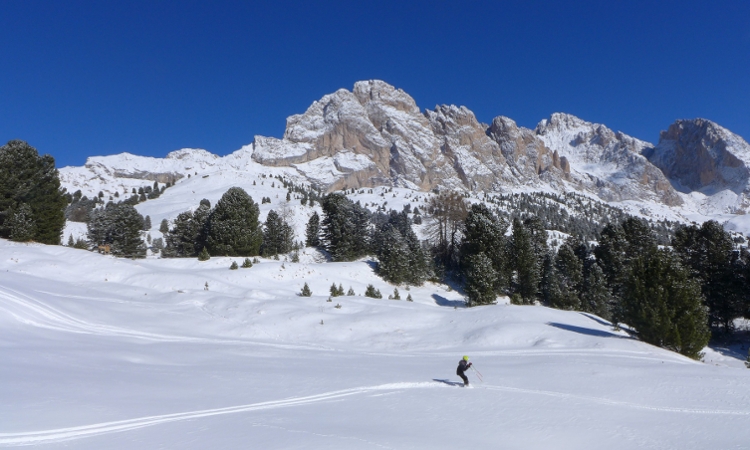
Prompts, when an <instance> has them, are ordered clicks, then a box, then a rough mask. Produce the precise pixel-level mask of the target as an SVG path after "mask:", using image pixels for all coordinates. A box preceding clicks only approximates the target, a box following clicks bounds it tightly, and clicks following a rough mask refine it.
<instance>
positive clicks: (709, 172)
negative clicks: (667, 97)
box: [644, 119, 750, 195]
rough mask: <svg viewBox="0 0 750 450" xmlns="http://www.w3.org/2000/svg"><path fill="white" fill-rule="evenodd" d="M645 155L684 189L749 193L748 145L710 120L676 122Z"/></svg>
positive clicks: (749, 147) (713, 192)
mask: <svg viewBox="0 0 750 450" xmlns="http://www.w3.org/2000/svg"><path fill="white" fill-rule="evenodd" d="M644 155H646V156H647V157H648V159H649V161H651V163H653V164H654V165H655V166H657V167H659V168H660V169H661V170H662V171H663V172H664V174H665V175H666V176H667V177H669V179H670V180H672V181H673V182H674V184H675V186H676V187H677V188H678V189H680V190H682V191H684V192H690V191H699V192H702V193H704V194H707V195H712V194H715V193H717V192H720V191H723V190H731V191H732V192H734V193H736V194H739V193H742V192H744V193H750V185H749V184H748V179H750V170H749V169H750V145H748V143H747V142H745V140H743V139H742V138H741V137H739V136H737V135H736V134H734V133H732V132H731V131H729V130H727V129H726V128H723V127H721V126H719V125H717V124H715V123H714V122H711V121H710V120H706V119H694V120H678V121H676V122H675V123H673V124H672V125H670V127H669V129H667V131H662V132H661V136H660V137H659V144H658V145H657V146H656V147H655V148H653V149H651V150H648V151H646V152H645V153H644Z"/></svg>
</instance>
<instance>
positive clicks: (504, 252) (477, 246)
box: [461, 203, 511, 292]
mask: <svg viewBox="0 0 750 450" xmlns="http://www.w3.org/2000/svg"><path fill="white" fill-rule="evenodd" d="M507 230H508V224H507V222H505V221H504V220H502V219H498V218H497V217H496V216H495V214H493V213H492V212H491V211H490V210H489V209H488V208H487V206H486V205H485V204H483V203H477V204H474V205H471V209H470V210H469V213H468V214H467V216H466V220H465V221H464V238H463V241H462V243H461V260H462V263H461V265H462V267H463V268H464V270H465V269H466V268H468V267H469V265H470V264H469V263H468V260H469V259H470V258H471V257H472V256H474V255H477V254H479V253H484V254H485V255H486V256H487V257H488V258H490V260H491V261H492V267H493V269H494V270H495V273H496V274H497V278H496V280H497V284H496V286H495V290H496V291H498V292H503V291H506V290H507V289H508V287H509V286H510V277H511V271H510V263H509V255H508V246H509V243H508V241H507V239H506V237H505V233H506V232H507Z"/></svg>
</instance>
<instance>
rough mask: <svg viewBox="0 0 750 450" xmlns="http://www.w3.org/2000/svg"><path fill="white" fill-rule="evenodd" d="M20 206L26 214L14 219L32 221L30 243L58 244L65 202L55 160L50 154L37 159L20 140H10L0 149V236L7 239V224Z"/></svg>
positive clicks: (36, 155) (30, 148)
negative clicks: (24, 207)
mask: <svg viewBox="0 0 750 450" xmlns="http://www.w3.org/2000/svg"><path fill="white" fill-rule="evenodd" d="M22 204H26V205H27V206H28V208H29V210H30V213H29V212H28V211H26V210H25V209H24V211H23V212H22V214H23V217H21V216H19V217H18V218H17V219H19V220H20V219H21V218H23V219H24V220H26V221H31V222H33V224H34V227H33V228H32V229H33V237H32V240H34V241H36V242H41V243H43V244H52V245H59V244H60V239H61V236H62V230H63V227H64V226H65V207H66V205H67V199H66V197H65V194H64V190H62V189H60V178H59V176H58V171H57V169H55V160H54V158H52V156H50V155H44V156H39V154H38V152H37V150H36V149H35V148H34V147H32V146H30V145H29V144H27V143H26V142H24V141H18V140H13V141H9V142H8V143H7V144H5V145H3V146H2V147H0V237H5V238H9V237H10V233H11V230H10V227H9V223H8V222H9V221H11V214H12V213H15V212H18V211H19V208H20V207H21V205H22ZM11 222H12V221H11ZM31 222H29V223H31ZM16 223H18V222H17V221H16Z"/></svg>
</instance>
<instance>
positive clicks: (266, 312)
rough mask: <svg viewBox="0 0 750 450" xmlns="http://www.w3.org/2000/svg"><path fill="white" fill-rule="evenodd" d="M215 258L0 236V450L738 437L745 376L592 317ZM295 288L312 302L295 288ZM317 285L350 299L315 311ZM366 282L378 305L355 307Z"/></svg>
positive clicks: (708, 441) (340, 273) (654, 443)
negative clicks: (135, 253)
mask: <svg viewBox="0 0 750 450" xmlns="http://www.w3.org/2000/svg"><path fill="white" fill-rule="evenodd" d="M235 260H239V258H235ZM231 261H232V258H216V257H214V258H211V259H210V260H209V261H206V262H198V261H197V260H195V259H157V258H148V259H143V260H125V259H116V258H113V257H110V256H104V255H99V254H96V253H91V252H87V251H84V250H75V249H70V248H66V247H62V246H44V245H38V244H17V243H11V242H8V241H4V240H0V358H1V359H2V361H3V364H2V365H0V386H2V390H1V391H0V392H1V393H2V394H1V395H0V398H2V401H1V402H0V447H2V448H16V447H24V446H35V448H43V449H57V448H74V449H104V448H106V449H134V448H149V449H150V448H165V449H172V448H174V449H206V448H216V449H247V448H265V449H290V448H306V449H333V448H336V449H338V448H346V449H371V448H372V449H384V448H385V449H443V448H445V449H448V448H477V449H479V448H510V449H531V448H555V449H588V448H607V449H628V450H631V449H634V448H658V449H680V450H683V449H707V448H717V449H718V448H722V449H726V448H744V447H746V445H747V442H748V441H749V439H750V428H748V427H747V424H748V420H750V371H749V370H747V369H745V368H744V367H743V365H742V362H741V361H740V360H738V359H735V358H726V357H723V356H722V355H721V354H720V353H717V352H715V351H710V350H709V351H708V352H707V355H708V357H710V362H709V363H703V362H696V361H693V360H690V359H687V358H684V357H682V356H680V355H677V354H674V353H671V352H669V351H666V350H663V349H660V348H656V347H653V346H650V345H647V344H644V343H642V342H639V341H637V340H635V339H633V338H631V337H630V336H628V335H627V334H626V333H625V332H623V331H615V330H613V329H612V327H611V326H610V324H608V323H607V322H606V321H603V320H602V319H599V318H597V317H595V316H591V315H587V314H582V313H578V312H572V311H559V310H553V309H548V308H544V307H539V306H514V305H509V304H507V301H505V300H504V299H500V302H499V304H497V305H492V306H485V307H477V308H469V309H467V308H465V307H464V306H463V301H462V296H461V295H460V294H459V293H458V292H456V291H453V290H451V289H450V288H448V287H447V286H443V285H435V284H429V283H428V284H426V285H424V286H422V287H412V288H411V289H409V290H408V291H407V290H406V288H405V287H400V288H399V291H400V295H401V298H402V300H400V301H399V300H389V299H387V298H386V297H387V296H388V295H389V294H391V293H392V292H393V289H394V286H391V285H388V284H387V283H385V282H383V281H382V280H381V279H380V278H378V277H377V276H376V275H375V274H374V273H373V269H372V263H371V262H370V261H358V262H351V263H326V262H324V259H323V258H322V255H319V254H317V253H316V252H315V251H314V250H312V249H307V250H305V251H304V252H303V254H302V257H301V259H300V262H299V263H291V262H284V261H283V260H282V261H273V260H266V259H262V260H261V262H260V263H258V264H255V265H254V266H253V267H252V268H248V269H239V270H229V269H228V268H229V265H230V263H231ZM238 262H241V260H240V261H238ZM305 282H307V283H308V284H309V286H310V287H311V289H312V291H313V296H312V297H300V296H299V295H298V292H299V291H300V289H301V288H302V285H303V284H304V283H305ZM332 283H336V284H337V285H338V284H341V285H342V286H343V288H344V289H345V290H348V289H349V288H350V287H351V288H352V289H353V290H354V292H355V293H356V295H354V296H343V297H335V298H333V299H332V301H331V302H328V301H327V299H328V296H329V287H330V286H331V284H332ZM368 284H373V285H374V286H375V287H376V288H378V289H379V290H380V291H381V292H382V293H383V297H384V298H383V299H372V298H367V297H363V296H362V294H363V292H364V290H365V287H366V286H367V285H368ZM206 285H208V290H206ZM407 295H411V296H412V297H413V299H414V301H413V302H407V301H405V300H403V299H405V298H406V296H407ZM337 305H340V306H341V307H340V308H336V306H337ZM462 355H470V357H471V360H472V361H473V362H474V364H475V366H476V368H477V369H478V370H479V371H480V372H481V375H482V376H483V381H481V382H480V380H479V379H478V377H477V373H476V372H471V371H470V372H469V374H468V375H469V377H470V379H471V383H472V388H469V389H464V388H459V387H456V386H454V385H453V383H456V382H457V381H458V377H457V376H456V375H455V367H456V365H457V362H458V360H459V359H460V358H461V357H462ZM708 357H707V358H708Z"/></svg>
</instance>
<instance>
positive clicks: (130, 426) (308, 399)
mask: <svg viewBox="0 0 750 450" xmlns="http://www.w3.org/2000/svg"><path fill="white" fill-rule="evenodd" d="M430 385H431V383H393V384H383V385H377V386H367V387H359V388H352V389H344V390H340V391H332V392H327V393H323V394H317V395H310V396H305V397H295V398H289V399H284V400H276V401H267V402H260V403H251V404H248V405H240V406H231V407H227V408H216V409H205V410H199V411H190V412H183V413H175V414H164V415H159V416H148V417H141V418H137V419H128V420H118V421H113V422H104V423H97V424H92V425H84V426H78V427H69V428H57V429H53V430H43V431H32V432H25V433H0V447H10V446H22V445H36V444H49V443H54V442H62V441H68V440H73V439H82V438H86V437H91V436H97V435H101V434H108V433H118V432H123V431H129V430H135V429H138V428H144V427H150V426H155V425H161V424H165V423H170V422H179V421H184V420H192V419H200V418H203V417H212V416H220V415H225V414H237V413H244V412H251V411H260V410H265V409H276V408H285V407H290V406H302V405H307V404H311V403H318V402H325V401H330V400H336V399H340V398H344V397H349V396H353V395H358V394H365V393H368V392H372V391H378V390H403V389H409V388H415V387H431V386H430Z"/></svg>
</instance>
